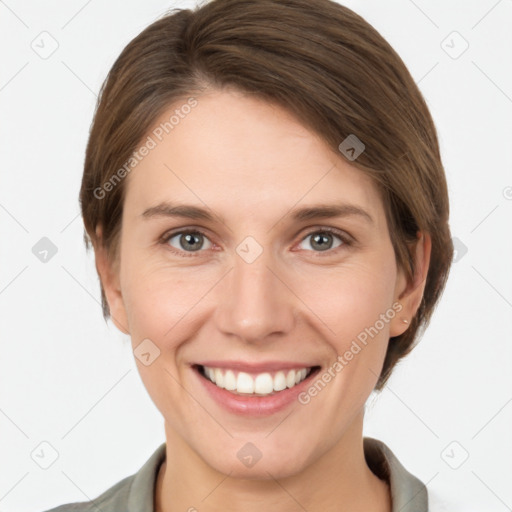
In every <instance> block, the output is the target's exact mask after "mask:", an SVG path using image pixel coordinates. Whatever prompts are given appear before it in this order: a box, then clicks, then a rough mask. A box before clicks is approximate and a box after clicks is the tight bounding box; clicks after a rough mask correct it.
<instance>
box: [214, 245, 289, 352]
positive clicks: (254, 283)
mask: <svg viewBox="0 0 512 512" xmlns="http://www.w3.org/2000/svg"><path fill="white" fill-rule="evenodd" d="M267 253H268V251H263V253H262V254H261V255H260V256H259V257H258V258H257V259H256V260H255V261H253V262H251V263H248V262H246V261H245V260H244V259H243V258H241V257H239V256H238V255H236V254H235V257H234V265H233V268H232V270H231V272H229V273H228V275H227V276H226V278H225V279H224V283H223V286H222V287H220V289H219V294H218V296H217V301H218V302H217V306H216V312H215V319H216V325H217V327H218V329H219V330H220V331H222V332H223V333H224V334H225V335H227V336H235V337H237V338H239V339H240V340H242V341H244V342H246V343H254V342H261V341H263V340H265V339H267V338H269V337H270V336H278V335H281V336H282V335H285V334H287V333H289V332H291V331H292V329H293V326H294V322H295V316H296V314H295V313H296V311H297V309H296V307H297V301H296V297H295V296H294V294H293V292H292V291H291V290H290V284H289V283H287V282H286V276H282V275H280V274H282V272H277V271H276V270H275V265H272V262H271V261H270V260H271V258H270V257H269V256H268V255H267Z"/></svg>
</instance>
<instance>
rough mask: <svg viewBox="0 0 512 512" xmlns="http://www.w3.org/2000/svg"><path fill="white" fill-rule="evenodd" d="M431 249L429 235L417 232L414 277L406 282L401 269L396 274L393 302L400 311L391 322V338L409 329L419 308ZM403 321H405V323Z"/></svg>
mask: <svg viewBox="0 0 512 512" xmlns="http://www.w3.org/2000/svg"><path fill="white" fill-rule="evenodd" d="M431 249H432V239H431V238H430V235H429V234H428V233H421V232H418V240H417V241H416V243H415V247H414V248H413V256H414V269H415V272H414V276H413V277H412V279H411V280H408V279H407V277H406V275H405V272H404V270H403V269H400V270H399V273H398V277H397V281H396V287H395V302H399V303H400V304H401V305H402V309H401V310H400V312H399V313H398V314H397V315H396V316H395V317H394V318H393V320H392V321H391V324H390V336H391V337H393V336H399V335H400V334H403V333H404V332H405V331H406V330H407V329H408V328H409V325H410V323H411V319H412V318H413V317H414V315H415V314H416V312H417V311H418V308H419V307H420V304H421V300H422V298H423V292H424V290H425V284H426V282H427V274H428V268H429V265H430V253H431ZM404 320H407V323H406V322H404Z"/></svg>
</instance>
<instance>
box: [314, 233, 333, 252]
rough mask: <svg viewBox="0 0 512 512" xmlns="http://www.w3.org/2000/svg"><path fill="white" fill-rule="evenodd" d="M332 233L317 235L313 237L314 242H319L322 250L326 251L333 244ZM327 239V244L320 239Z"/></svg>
mask: <svg viewBox="0 0 512 512" xmlns="http://www.w3.org/2000/svg"><path fill="white" fill-rule="evenodd" d="M330 237H331V235H323V234H320V235H315V236H314V237H313V243H314V244H319V245H318V247H319V248H320V250H321V251H325V250H326V249H329V248H330V247H331V245H332V239H331V238H330ZM322 239H323V240H324V241H325V240H327V242H326V244H324V243H322V242H321V241H320V240H322Z"/></svg>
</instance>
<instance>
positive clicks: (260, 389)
mask: <svg viewBox="0 0 512 512" xmlns="http://www.w3.org/2000/svg"><path fill="white" fill-rule="evenodd" d="M203 368H204V373H205V375H206V377H207V378H208V379H209V380H211V381H212V382H213V383H214V384H216V385H217V386H218V387H219V388H224V389H227V390H228V391H233V392H235V393H246V394H252V393H255V394H257V395H270V394H272V393H274V392H277V391H282V390H283V389H286V388H292V387H293V386H296V385H297V384H299V383H300V382H302V381H303V380H304V379H305V378H306V375H307V374H308V369H307V368H302V369H298V370H288V371H282V370H280V371H278V372H276V373H275V374H274V376H272V375H271V374H270V373H269V372H264V373H259V374H257V375H252V374H249V373H246V372H238V374H236V373H235V372H234V371H233V370H224V369H220V368H210V367H207V366H204V367H203Z"/></svg>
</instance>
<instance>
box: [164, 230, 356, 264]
mask: <svg viewBox="0 0 512 512" xmlns="http://www.w3.org/2000/svg"><path fill="white" fill-rule="evenodd" d="M324 233H329V234H332V235H335V236H337V237H338V238H339V239H340V240H341V241H342V244H341V245H339V246H338V247H335V248H334V249H327V250H326V251H308V252H313V253H315V257H324V256H332V255H333V254H335V253H337V252H338V250H341V249H343V248H344V247H345V248H346V247H350V246H351V245H353V239H352V238H351V237H349V235H347V234H346V233H345V232H344V231H340V230H338V229H335V228H330V227H322V228H315V229H314V230H312V231H309V232H308V233H306V234H305V235H304V236H303V237H302V238H301V240H300V243H302V242H303V241H304V240H305V239H306V238H307V237H308V236H311V235H315V234H324ZM197 234H199V235H202V236H204V237H205V238H207V239H208V240H209V238H208V236H207V235H206V233H204V232H203V231H201V230H200V229H182V230H181V231H174V232H168V233H165V234H164V235H163V236H162V238H161V239H160V241H159V243H160V244H162V245H165V246H166V247H167V248H168V249H169V250H170V251H171V252H172V253H173V254H176V255H178V256H182V257H184V258H189V257H194V256H196V254H195V253H201V252H203V251H202V250H199V251H189V252H187V251H181V250H178V249H176V248H174V247H172V246H170V245H169V240H170V239H171V238H174V237H175V236H176V235H197ZM324 253H325V254H324Z"/></svg>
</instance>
